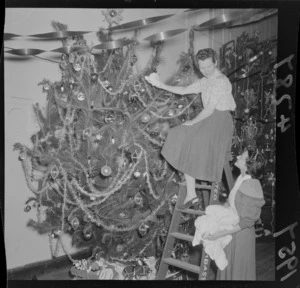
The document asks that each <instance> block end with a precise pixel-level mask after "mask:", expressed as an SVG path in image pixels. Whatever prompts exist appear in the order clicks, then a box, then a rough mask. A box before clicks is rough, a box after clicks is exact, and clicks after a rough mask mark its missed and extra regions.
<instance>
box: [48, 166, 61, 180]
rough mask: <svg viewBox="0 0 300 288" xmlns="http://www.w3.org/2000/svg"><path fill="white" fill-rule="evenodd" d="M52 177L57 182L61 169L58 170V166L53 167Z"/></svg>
mask: <svg viewBox="0 0 300 288" xmlns="http://www.w3.org/2000/svg"><path fill="white" fill-rule="evenodd" d="M50 175H51V177H52V178H53V179H54V180H55V179H56V178H57V176H58V175H59V169H58V168H57V166H56V165H53V166H52V168H51V171H50Z"/></svg>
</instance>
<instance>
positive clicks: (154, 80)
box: [145, 73, 162, 88]
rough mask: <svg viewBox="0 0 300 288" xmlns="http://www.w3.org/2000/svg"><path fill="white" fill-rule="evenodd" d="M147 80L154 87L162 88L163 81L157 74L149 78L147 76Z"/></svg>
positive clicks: (152, 74)
mask: <svg viewBox="0 0 300 288" xmlns="http://www.w3.org/2000/svg"><path fill="white" fill-rule="evenodd" d="M145 79H146V80H147V81H148V82H149V83H150V84H151V85H153V86H155V87H157V88H161V84H162V83H161V81H160V79H159V76H158V74H157V73H151V74H150V75H149V76H145Z"/></svg>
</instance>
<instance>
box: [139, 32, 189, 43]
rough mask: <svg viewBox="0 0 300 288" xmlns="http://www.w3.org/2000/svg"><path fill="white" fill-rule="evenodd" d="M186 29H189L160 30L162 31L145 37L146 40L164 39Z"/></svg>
mask: <svg viewBox="0 0 300 288" xmlns="http://www.w3.org/2000/svg"><path fill="white" fill-rule="evenodd" d="M185 31H187V29H175V30H170V31H165V32H160V33H156V34H153V35H151V36H148V37H146V38H144V40H146V41H150V42H157V41H164V40H167V39H169V38H171V37H173V36H176V35H178V34H181V33H183V32H185Z"/></svg>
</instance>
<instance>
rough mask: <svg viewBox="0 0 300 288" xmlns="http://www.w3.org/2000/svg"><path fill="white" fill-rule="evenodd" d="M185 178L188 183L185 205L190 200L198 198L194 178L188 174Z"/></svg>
mask: <svg viewBox="0 0 300 288" xmlns="http://www.w3.org/2000/svg"><path fill="white" fill-rule="evenodd" d="M184 177H185V181H186V197H185V200H184V202H183V204H185V203H186V202H188V201H189V200H191V199H193V198H195V197H197V194H196V188H195V186H196V180H195V178H193V177H192V176H190V175H187V174H184Z"/></svg>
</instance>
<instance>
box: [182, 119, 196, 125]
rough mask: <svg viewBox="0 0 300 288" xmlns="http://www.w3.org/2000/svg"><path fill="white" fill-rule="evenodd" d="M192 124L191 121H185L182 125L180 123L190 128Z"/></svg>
mask: <svg viewBox="0 0 300 288" xmlns="http://www.w3.org/2000/svg"><path fill="white" fill-rule="evenodd" d="M194 124H195V122H194V121H193V120H187V121H185V122H184V123H182V125H185V126H192V125H194Z"/></svg>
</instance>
